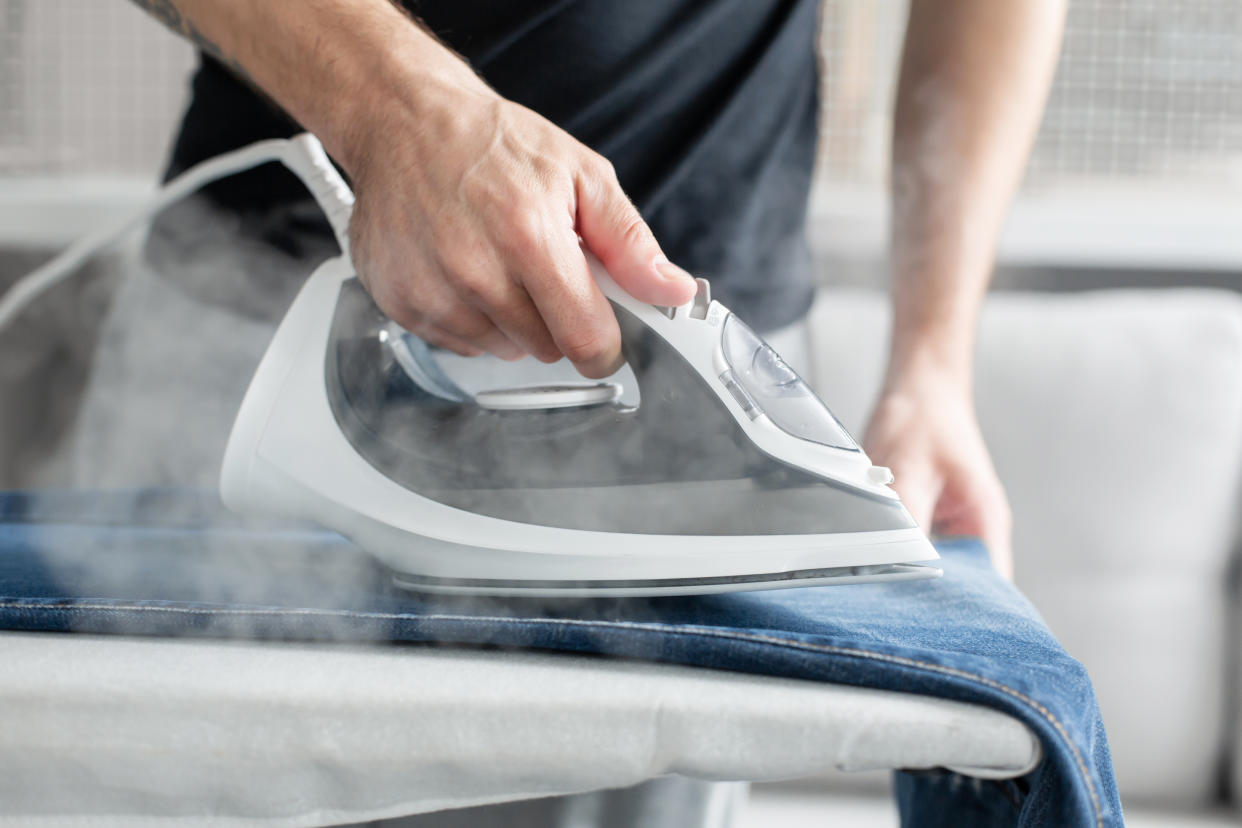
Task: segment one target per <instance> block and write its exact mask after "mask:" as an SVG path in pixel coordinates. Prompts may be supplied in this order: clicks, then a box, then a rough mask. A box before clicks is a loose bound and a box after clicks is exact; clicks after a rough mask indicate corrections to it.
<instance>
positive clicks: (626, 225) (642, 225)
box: [618, 208, 652, 247]
mask: <svg viewBox="0 0 1242 828" xmlns="http://www.w3.org/2000/svg"><path fill="white" fill-rule="evenodd" d="M618 227H619V229H620V231H621V238H622V239H623V240H624V241H625V243H626V244H627V245H629V246H631V247H640V246H642V245H645V244H647V243H648V242H649V241H651V239H652V235H651V230H650V229H649V228H648V227H647V222H645V221H643V219H642V216H640V215H639V214H638V211H637V210H634V209H633V208H630V209H629V210H625V211H623V212H622V214H621V215H620V216H618Z"/></svg>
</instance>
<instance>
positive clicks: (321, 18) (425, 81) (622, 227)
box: [135, 0, 695, 377]
mask: <svg viewBox="0 0 1242 828" xmlns="http://www.w3.org/2000/svg"><path fill="white" fill-rule="evenodd" d="M135 2H137V3H138V4H139V5H141V6H143V7H144V8H146V9H148V10H149V11H151V12H152V13H153V14H154V15H156V16H157V17H158V18H159V19H160V20H161V21H163V22H164V23H165V24H167V25H168V26H170V27H171V28H173V29H175V30H177V31H178V32H180V33H181V34H183V35H185V36H186V37H188V38H190V39H191V40H192V41H193V42H194V43H195V44H196V45H197V46H199V47H200V48H202V49H205V50H207V51H209V52H211V53H213V54H215V55H216V56H218V57H219V58H221V59H222V60H224V61H226V62H228V64H229V65H231V66H233V67H234V68H235V70H236V71H238V72H242V73H244V74H245V75H246V76H247V77H248V78H249V80H250V81H251V82H252V83H254V84H255V85H256V86H258V87H259V88H260V89H262V90H263V91H264V92H265V93H266V94H267V95H268V96H270V97H271V98H272V99H273V100H274V101H276V102H277V103H279V104H280V105H281V106H282V107H284V109H285V110H286V111H288V112H289V114H290V115H292V116H293V117H294V118H295V119H296V120H297V121H298V123H300V124H302V125H304V126H305V127H306V128H307V129H310V130H311V131H312V132H314V133H315V134H316V135H317V136H318V137H319V139H320V140H321V141H323V144H324V146H325V147H326V148H327V149H328V151H329V152H330V153H331V154H332V156H333V158H335V159H336V160H337V161H338V162H339V163H340V164H341V165H342V166H343V167H344V168H345V171H346V172H347V173H349V175H350V177H351V179H352V180H353V184H354V189H355V195H356V196H357V203H356V206H355V211H354V216H353V223H352V227H351V240H350V243H351V247H352V250H351V253H352V254H353V257H354V263H355V265H356V266H357V268H358V274H359V276H360V278H361V279H362V280H363V282H364V283H365V284H366V285H367V288H368V290H369V291H370V292H371V295H372V296H373V297H374V298H375V301H376V302H377V303H378V304H379V306H380V308H381V309H382V310H383V311H384V312H385V313H387V314H388V315H389V316H391V317H392V318H393V319H395V320H396V321H397V322H398V323H399V324H401V325H403V326H404V327H406V328H408V329H409V330H410V331H412V332H414V333H416V334H418V335H419V336H422V337H423V338H424V339H427V340H429V341H431V342H434V343H436V344H438V345H442V346H444V347H446V348H450V349H452V350H454V351H457V352H458V353H461V354H479V353H482V352H483V351H489V352H491V353H493V354H496V355H497V356H500V357H503V358H506V359H514V358H518V357H520V356H522V355H523V354H527V353H529V354H534V355H535V356H536V357H538V358H539V359H542V360H545V361H554V360H556V359H559V358H560V357H561V355H564V356H566V357H568V358H569V359H570V360H571V361H572V362H573V363H574V365H575V367H577V369H578V370H579V371H580V372H582V373H583V374H585V375H587V376H590V377H602V376H606V375H608V374H609V373H611V372H612V371H614V370H615V369H616V368H618V367H619V366H620V362H621V351H620V340H621V335H620V331H619V329H618V327H617V321H616V318H615V317H614V316H613V313H612V308H611V307H610V306H609V304H608V302H607V300H606V299H605V298H604V296H603V294H602V293H601V292H600V290H599V288H598V286H597V285H596V284H595V281H594V280H593V279H592V278H591V276H590V272H589V270H588V268H587V263H586V259H585V257H584V254H583V252H582V249H581V247H580V246H579V241H578V239H579V237H581V239H582V242H583V243H584V244H585V245H586V247H587V249H589V250H590V251H591V252H593V253H594V254H595V255H596V256H598V257H599V259H600V261H601V262H603V264H604V267H605V268H606V269H607V270H608V272H609V273H610V274H612V276H613V278H614V279H616V280H617V283H618V284H620V285H621V287H623V288H625V289H626V290H627V291H628V292H629V293H630V294H631V295H633V296H634V297H635V298H636V299H638V300H640V301H643V302H650V303H651V304H656V305H681V304H684V303H685V302H688V301H690V299H691V298H692V297H693V296H694V290H695V286H694V280H693V279H691V278H690V276H689V274H687V273H686V272H685V271H683V270H681V269H680V268H678V267H676V266H675V265H672V264H671V263H669V262H668V260H667V259H665V258H664V256H663V254H662V253H661V252H660V247H659V245H658V244H656V241H655V239H654V238H653V237H652V235H651V231H650V230H649V229H648V227H647V225H646V224H645V223H644V222H643V220H642V217H641V216H639V214H638V211H637V210H636V209H635V208H634V206H633V205H632V204H631V203H630V201H629V199H628V198H626V196H625V193H624V192H622V190H621V185H620V184H619V183H618V182H617V177H616V175H615V174H614V173H613V170H612V167H611V165H609V164H608V162H607V161H606V160H605V159H604V158H602V157H601V156H600V155H598V154H597V153H595V152H593V151H591V150H590V149H588V148H587V147H585V146H583V145H582V144H580V143H578V142H577V141H576V140H574V139H573V138H572V137H571V136H570V135H569V134H568V133H566V132H564V131H563V130H561V129H559V128H558V127H556V126H554V125H553V124H552V123H550V122H548V121H547V120H545V119H543V118H542V117H540V116H539V115H537V114H535V113H534V112H532V111H530V110H528V109H525V108H523V107H521V106H518V105H516V104H514V103H511V102H509V101H506V100H504V99H503V98H501V97H500V96H499V95H497V94H496V93H495V92H494V91H493V90H491V89H490V88H489V87H488V86H487V85H486V84H485V83H484V82H483V81H482V80H481V79H480V78H479V77H478V76H477V75H475V73H474V71H473V70H472V69H471V68H470V67H469V66H468V65H467V64H466V63H465V61H463V60H462V59H461V58H460V57H458V56H457V55H455V54H453V52H451V51H450V50H449V49H447V48H445V47H444V46H443V45H441V44H440V43H439V42H438V41H437V40H436V39H435V37H433V36H432V35H431V34H430V33H429V32H427V31H425V30H424V29H423V28H422V27H421V26H420V25H419V24H418V23H417V21H415V20H413V19H411V18H409V17H408V16H407V15H406V14H405V13H404V12H402V11H401V10H400V9H399V8H398V7H397V6H396V5H395V4H393V3H389V2H387V0H334V2H332V3H254V2H251V0H135Z"/></svg>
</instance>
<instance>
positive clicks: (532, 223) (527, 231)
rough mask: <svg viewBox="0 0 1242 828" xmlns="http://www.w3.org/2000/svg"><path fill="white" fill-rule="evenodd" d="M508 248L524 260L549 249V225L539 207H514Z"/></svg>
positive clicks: (537, 255) (509, 229)
mask: <svg viewBox="0 0 1242 828" xmlns="http://www.w3.org/2000/svg"><path fill="white" fill-rule="evenodd" d="M507 241H508V245H507V246H508V249H509V251H510V252H512V253H513V254H515V255H517V256H518V257H519V258H521V259H524V260H529V259H534V258H537V257H539V256H541V255H543V253H544V252H545V251H546V250H547V249H548V227H547V223H546V222H545V221H544V219H543V215H542V213H541V212H540V210H539V209H538V208H537V207H533V206H529V205H528V206H519V207H517V208H515V209H514V211H513V214H512V217H511V220H510V222H509V228H508V240H507Z"/></svg>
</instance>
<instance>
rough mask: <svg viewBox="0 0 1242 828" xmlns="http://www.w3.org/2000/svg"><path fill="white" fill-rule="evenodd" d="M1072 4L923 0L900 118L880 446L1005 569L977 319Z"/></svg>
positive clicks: (909, 497)
mask: <svg viewBox="0 0 1242 828" xmlns="http://www.w3.org/2000/svg"><path fill="white" fill-rule="evenodd" d="M1064 14H1065V2H1064V0H1005V2H1000V3H998V2H995V0H912V2H911V7H910V19H909V24H908V27H907V30H906V40H905V47H904V50H903V54H902V63H901V72H900V77H899V81H898V90H897V105H896V112H895V117H894V130H893V132H894V134H893V155H892V181H891V196H892V237H891V252H892V279H893V310H894V317H893V334H892V341H891V350H890V355H889V366H888V373H887V376H886V380H885V384H884V390H883V392H882V393H881V396H880V400H879V403H878V405H877V407H876V410H875V412H874V414H873V415H872V422H871V425H870V427H869V429H868V433H867V439H866V443H867V448H868V452H869V453H870V454H871V455H872V456H873V458H874V459H875V462H877V463H882V464H886V465H889V466H891V467H892V468H893V471H894V475H895V477H896V486H897V489H898V491H899V492H900V493H901V495H902V498H903V499H904V500H905V501H906V503H907V504H908V505H909V507H910V509H911V512H912V513H913V514H914V517H915V519H916V520H918V521H919V522H920V523H921V524H922V525H924V526H930V527H931V528H932V529H933V531H937V532H941V533H944V534H973V535H979V536H981V537H983V539H984V540H985V541H986V542H987V543H988V544H989V547H990V548H991V550H992V553H993V557H994V560H995V562H996V564H997V567H998V568H999V569H1000V570H1001V571H1002V572H1005V573H1008V572H1009V571H1011V569H1012V560H1011V551H1010V537H1009V536H1010V517H1009V507H1008V503H1007V501H1006V499H1005V495H1004V491H1003V489H1002V488H1001V485H1000V483H999V481H998V480H997V477H996V473H995V471H994V470H993V468H992V463H991V460H990V458H989V456H988V453H987V449H986V447H985V446H984V444H983V440H982V437H981V435H980V433H979V427H978V424H977V421H976V419H975V413H974V401H973V396H972V390H971V385H972V356H973V348H974V338H975V325H976V320H977V316H978V311H979V305H980V302H981V301H982V297H983V294H984V292H985V290H986V288H987V283H988V279H989V278H990V275H991V270H992V264H993V255H994V251H995V245H996V239H997V236H998V234H999V232H1000V228H1001V224H1002V222H1003V220H1004V216H1005V213H1006V210H1007V208H1008V205H1009V201H1010V199H1011V197H1012V195H1013V192H1014V190H1015V188H1016V187H1017V185H1018V182H1019V181H1020V180H1021V177H1022V171H1023V168H1024V166H1025V163H1026V158H1027V155H1028V154H1029V152H1030V147H1031V143H1032V141H1033V139H1034V135H1035V131H1036V128H1037V126H1038V124H1039V119H1040V115H1041V113H1042V112H1043V106H1044V101H1045V99H1046V97H1047V91H1048V87H1049V85H1050V83H1051V79H1052V74H1053V70H1054V68H1055V65H1056V58H1057V52H1058V46H1059V44H1060V36H1061V28H1062V24H1063V22H1064Z"/></svg>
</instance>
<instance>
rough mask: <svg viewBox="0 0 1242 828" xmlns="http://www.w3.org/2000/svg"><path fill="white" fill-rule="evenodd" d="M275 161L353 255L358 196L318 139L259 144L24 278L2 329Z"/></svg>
mask: <svg viewBox="0 0 1242 828" xmlns="http://www.w3.org/2000/svg"><path fill="white" fill-rule="evenodd" d="M271 161H280V162H281V163H282V164H284V165H285V166H286V167H288V168H289V170H290V171H292V172H293V173H294V174H295V175H296V176H297V177H298V178H300V179H301V180H302V183H303V184H305V185H306V188H307V189H308V190H310V191H311V195H313V196H314V197H315V201H317V202H318V203H319V206H320V207H321V208H322V209H323V211H324V213H325V214H326V215H327V217H328V222H329V223H330V224H331V225H332V231H333V233H335V234H336V240H337V243H338V244H340V246H341V250H342V251H344V252H345V255H346V256H348V255H349V217H350V215H351V214H352V212H353V207H354V194H353V192H351V191H350V189H349V185H348V184H346V183H345V180H344V179H343V178H341V174H340V173H338V172H337V171H336V167H334V166H332V162H331V161H330V160H329V159H328V154H327V153H326V152H324V150H323V145H322V144H320V143H319V139H318V138H316V137H315V136H313V135H311V134H310V133H302V134H301V135H298V136H296V137H294V138H290V139H288V140H285V139H281V138H277V139H272V140H268V141H259V142H257V143H254V144H251V145H250V146H248V147H243V148H242V149H239V150H234V151H233V152H228V153H225V154H223V155H219V156H216V157H215V158H211V159H208V160H207V161H204V162H202V163H201V164H198V165H196V166H194V167H191V168H190V169H188V170H186V171H185V172H184V173H182V174H181V175H179V176H177V177H176V178H174V179H173V180H172V181H170V182H168V183H167V184H166V185H164V186H163V187H161V188H160V190H159V191H158V192H157V193H156V194H155V196H154V197H153V198H152V199H151V201H150V202H148V203H147V204H145V205H143V206H142V207H140V208H138V209H137V210H135V211H133V212H132V213H130V214H128V215H126V216H124V217H122V218H121V219H120V220H119V221H117V222H116V223H115V224H113V225H111V226H109V227H105V228H103V229H101V230H98V231H96V232H94V233H91V234H89V235H87V236H85V237H84V238H82V239H80V240H79V241H77V242H75V243H74V244H72V245H70V246H69V247H68V248H67V249H66V250H65V251H64V252H62V253H61V254H60V255H58V256H56V257H55V258H53V259H52V260H51V261H49V262H47V263H46V264H44V265H43V266H41V267H39V268H37V269H35V270H34V271H32V272H30V273H28V274H27V275H25V276H23V277H22V278H21V279H20V280H18V281H17V283H16V284H14V285H13V287H11V288H9V290H8V291H7V292H6V293H5V294H4V295H3V296H0V329H3V328H4V327H5V326H6V325H8V324H9V323H10V322H12V321H13V320H14V319H15V318H17V316H18V315H19V314H21V313H22V311H24V310H25V309H26V308H28V307H29V306H30V305H31V304H32V303H33V302H34V301H35V300H36V299H38V298H39V297H40V296H41V295H43V294H44V293H45V292H47V291H48V290H49V289H51V288H52V287H53V286H55V285H57V284H59V283H60V282H61V281H63V280H64V279H66V278H67V277H68V276H69V275H71V274H72V273H74V272H75V271H76V270H77V269H78V268H79V267H81V266H82V264H83V263H85V262H86V261H87V260H88V259H90V257H91V256H93V255H95V254H96V253H98V252H99V251H100V250H102V249H103V248H104V247H106V246H107V245H109V244H111V243H112V242H114V241H115V240H116V239H118V238H120V237H121V236H122V235H124V234H125V233H126V232H128V231H129V230H131V229H133V228H134V227H135V226H137V225H138V224H140V223H142V222H145V221H150V220H151V219H152V218H153V217H154V216H155V214H156V213H158V212H159V211H161V210H163V209H164V208H165V207H167V206H169V205H170V204H172V203H173V202H175V201H177V200H179V199H182V198H184V197H186V196H188V195H190V194H191V193H194V192H195V191H197V190H199V189H200V188H202V187H203V186H204V185H206V184H210V183H211V182H213V181H217V180H219V179H221V178H226V177H227V176H230V175H233V174H234V173H239V172H242V171H244V170H249V169H252V168H254V167H257V166H259V165H261V164H266V163H268V162H271Z"/></svg>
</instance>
